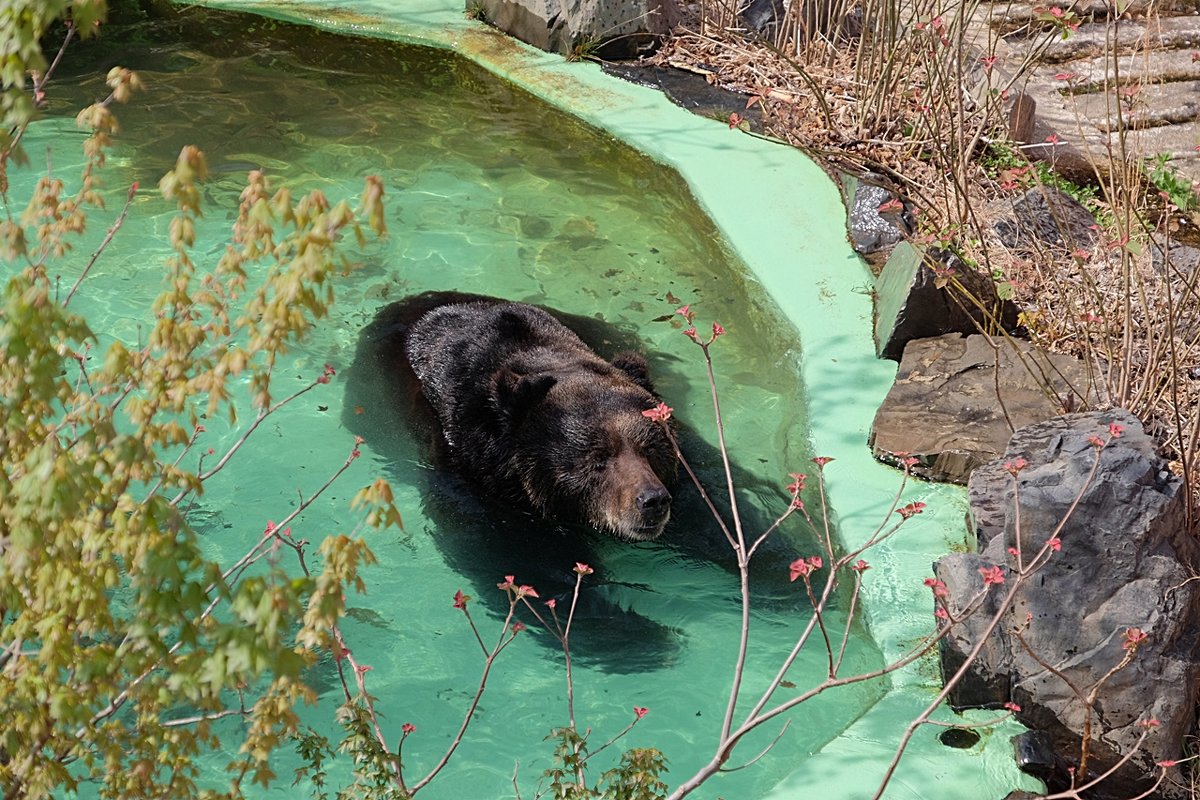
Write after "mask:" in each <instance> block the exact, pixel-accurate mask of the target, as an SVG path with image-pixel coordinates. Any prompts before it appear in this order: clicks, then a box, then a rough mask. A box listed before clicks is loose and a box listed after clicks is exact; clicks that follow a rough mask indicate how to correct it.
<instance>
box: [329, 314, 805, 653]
mask: <svg viewBox="0 0 1200 800" xmlns="http://www.w3.org/2000/svg"><path fill="white" fill-rule="evenodd" d="M472 302H482V303H485V304H492V305H495V304H499V303H503V302H505V301H502V300H497V299H495V298H490V297H485V296H481V295H472V294H465V293H459V292H427V293H424V294H420V295H414V296H410V297H406V298H403V299H401V300H399V301H396V302H393V303H390V304H388V305H386V306H384V307H382V308H380V309H379V310H378V311H377V312H375V313H374V315H373V316H372V318H371V319H370V321H369V324H368V325H366V327H365V328H364V329H363V331H362V334H361V335H360V336H359V339H358V342H357V347H356V351H355V354H354V358H353V361H352V363H351V364H350V365H349V366H348V367H347V368H346V369H345V370H344V371H342V372H340V373H339V375H340V377H341V378H342V379H343V381H344V386H345V392H346V394H345V398H344V403H343V409H342V422H343V424H344V425H345V426H346V428H347V429H348V430H349V431H351V432H352V433H355V434H358V435H360V436H362V437H363V438H364V439H366V441H367V444H368V446H369V447H370V448H371V450H372V451H373V452H375V453H377V454H379V455H380V456H381V457H382V458H383V459H384V462H385V463H386V464H387V467H386V469H387V471H388V475H389V478H390V479H391V480H393V481H395V482H396V485H398V486H404V485H409V486H414V487H416V494H417V496H419V497H420V504H421V516H422V517H423V518H424V519H425V520H427V522H426V523H425V526H426V527H425V532H426V533H427V534H429V535H430V536H431V537H432V539H433V541H434V542H436V544H437V547H438V549H439V551H440V553H441V554H442V556H443V558H444V559H445V561H446V563H447V564H448V565H449V567H450V568H451V569H452V570H453V571H454V572H456V573H458V574H459V575H462V576H463V577H464V578H465V579H466V580H467V581H468V582H469V584H470V586H469V587H468V588H469V590H470V591H471V593H472V594H473V595H474V596H475V597H477V598H478V599H479V600H480V601H481V602H484V603H487V604H490V607H491V610H492V612H493V613H495V614H498V615H500V616H501V617H502V616H503V615H504V613H506V611H507V608H508V606H507V598H506V597H505V596H504V594H503V593H501V592H498V591H497V590H496V584H497V582H498V581H499V580H501V579H502V578H503V576H504V575H509V574H511V575H515V576H517V579H518V580H519V581H520V582H522V583H528V584H531V585H533V586H535V587H536V588H537V589H538V591H539V592H540V593H541V595H542V597H543V598H549V597H554V598H556V599H557V600H558V602H559V604H560V607H565V604H566V603H569V602H570V601H571V597H572V591H573V588H574V585H575V578H576V575H575V573H574V567H575V564H576V563H578V562H581V561H582V562H586V563H588V564H590V565H591V566H592V567H593V568H594V569H595V570H596V573H595V574H594V575H590V576H588V578H587V580H586V581H585V583H584V586H583V591H582V592H581V594H580V595H579V607H578V608H577V610H576V614H575V618H574V623H573V628H572V630H573V631H577V632H578V633H577V634H576V635H573V644H572V648H571V652H572V655H573V656H577V657H579V658H580V659H581V660H583V661H585V662H588V663H591V664H593V665H596V666H599V667H601V668H603V669H605V670H608V671H613V672H629V673H639V672H645V671H648V670H653V669H659V668H661V667H663V666H664V665H668V664H670V663H673V661H674V659H675V658H676V656H677V653H678V651H679V649H680V647H681V646H682V645H683V640H682V639H681V638H680V634H679V632H678V631H676V630H675V629H673V628H672V627H670V625H669V623H667V624H664V622H663V621H660V620H656V619H654V618H651V617H646V616H644V615H642V614H641V613H640V612H639V611H638V610H637V608H638V607H639V606H640V605H641V604H642V601H643V600H644V599H647V598H649V597H651V596H652V595H653V594H655V593H656V589H655V588H654V585H653V584H652V583H651V582H648V579H647V578H646V575H647V570H649V574H654V573H655V572H656V571H657V570H659V569H663V570H670V571H671V572H672V573H673V574H674V575H677V576H681V577H683V578H685V579H689V578H690V577H694V578H695V579H696V580H698V581H699V584H698V585H696V586H694V587H693V588H692V589H690V590H689V593H690V596H692V597H696V596H698V595H703V594H705V593H708V592H712V593H717V594H720V595H722V596H724V594H723V593H724V592H725V591H727V590H728V591H736V583H735V582H733V581H732V579H730V583H729V584H728V585H726V584H725V583H724V582H722V581H719V580H718V581H712V580H709V579H707V578H704V577H703V576H705V575H707V574H708V572H707V567H708V566H709V565H716V566H719V567H721V568H723V569H724V570H725V572H726V574H727V575H729V574H732V573H736V570H737V561H736V558H735V557H734V555H733V553H732V551H731V549H730V547H729V545H728V543H727V542H726V540H725V537H724V534H723V533H722V532H721V530H720V528H719V527H718V526H717V525H716V523H715V522H714V520H713V518H712V515H711V514H710V513H709V510H708V508H707V505H706V504H705V502H704V501H703V500H702V498H701V496H700V495H699V493H698V492H697V491H696V490H695V489H694V488H693V487H691V485H690V483H683V484H681V485H680V486H678V487H675V486H674V485H673V484H672V483H671V482H669V481H664V486H666V487H668V488H669V489H670V491H671V493H672V495H673V497H672V502H671V518H670V524H669V525H668V526H667V528H666V530H665V532H664V534H663V535H662V536H661V537H659V538H658V539H656V540H654V541H652V542H645V543H640V544H635V545H632V546H631V545H630V544H629V543H628V542H627V541H625V540H618V539H617V538H616V537H614V536H611V535H604V534H596V533H594V532H593V530H592V528H593V527H594V526H591V525H586V524H585V525H575V524H568V523H567V521H566V520H563V519H561V518H549V517H545V516H543V515H542V514H541V513H540V512H537V511H535V510H534V509H533V507H532V505H531V504H529V503H525V502H521V501H520V497H519V496H518V498H517V500H516V501H513V500H503V499H502V498H499V497H497V496H495V495H492V494H489V493H487V492H485V491H483V486H491V485H493V484H492V483H489V481H491V480H492V478H491V477H490V476H484V477H479V478H475V477H471V476H470V474H463V473H462V472H461V471H460V470H459V468H458V467H456V466H454V465H453V463H452V461H451V457H452V456H453V455H454V451H453V450H451V448H449V447H448V445H447V443H446V439H445V436H444V435H443V432H442V423H441V422H440V420H439V416H438V415H437V414H436V413H435V411H434V409H433V407H432V404H431V402H430V401H429V399H428V398H427V397H426V395H425V392H424V387H423V385H422V382H421V381H420V380H419V379H418V377H417V375H416V374H415V372H414V371H413V368H412V365H411V364H410V363H409V360H408V358H407V356H406V354H405V343H406V341H407V339H408V335H409V330H410V329H411V328H412V326H413V325H414V324H415V323H416V322H417V321H418V320H420V319H421V318H422V317H423V316H425V315H426V314H427V313H429V312H431V311H434V310H436V309H437V308H440V307H443V306H450V305H461V304H467V303H472ZM541 310H542V311H544V312H545V313H547V314H549V315H550V316H551V317H552V318H553V319H554V320H556V321H557V322H558V323H559V324H562V325H563V326H565V327H567V328H569V329H570V330H571V331H572V332H574V334H575V335H576V336H577V337H578V338H579V339H581V340H582V341H583V342H584V343H586V346H587V347H588V348H589V350H591V351H592V353H594V354H595V353H598V354H600V355H602V356H603V355H607V356H610V357H611V358H610V360H609V362H608V364H609V366H610V367H613V368H619V367H616V365H617V364H625V365H631V364H633V363H636V360H635V359H633V358H629V357H622V356H621V355H620V354H621V353H622V352H623V351H626V352H628V351H636V350H637V349H638V348H639V347H640V346H641V343H640V341H639V340H638V338H637V335H636V333H635V332H633V331H630V330H627V329H625V328H623V327H621V326H617V325H613V324H612V323H610V322H608V321H605V320H602V319H597V318H595V317H590V316H581V315H574V314H566V313H563V312H560V311H556V310H554V309H541ZM589 362H590V359H589ZM693 368H694V365H692V364H690V363H684V362H679V361H678V359H673V358H672V357H670V356H667V355H664V354H661V353H659V354H655V355H654V361H653V371H654V374H655V375H657V376H658V379H659V380H660V381H662V382H663V384H664V385H671V386H684V385H686V378H685V375H686V374H687V372H688V371H689V370H691V369H693ZM494 369H495V368H494V367H493V371H494ZM603 371H605V372H607V369H604V370H603ZM622 371H626V370H624V369H622ZM626 374H627V375H629V372H628V371H626ZM630 377H631V379H632V380H634V382H635V383H639V382H640V385H641V386H642V388H643V389H645V390H646V391H647V392H648V393H649V394H650V396H651V397H652V398H653V399H655V400H657V394H656V393H654V392H653V390H652V387H651V385H650V384H649V381H648V380H645V379H644V377H643V376H641V375H638V376H637V377H633V376H630ZM548 394H549V393H548ZM639 413H640V412H639ZM675 434H676V436H677V437H679V438H680V440H681V447H682V448H683V452H684V453H685V454H686V455H687V458H688V461H689V463H690V465H691V467H692V469H693V470H694V471H695V472H696V474H697V475H698V476H699V477H700V479H701V481H702V482H703V483H704V484H705V485H706V486H707V487H708V492H709V494H710V496H711V497H712V498H713V500H714V501H715V502H716V503H717V505H718V506H720V507H727V505H728V500H727V498H726V496H725V492H724V491H723V487H724V485H725V467H724V464H723V462H722V460H721V457H720V454H719V452H717V450H716V449H715V448H713V447H712V446H711V445H709V444H707V443H706V442H705V441H704V440H703V438H701V437H700V436H698V435H697V434H696V433H695V432H693V431H691V430H689V429H688V428H687V426H684V425H680V426H679V427H677V428H676V429H675ZM538 444H539V446H541V447H546V448H550V447H551V446H552V445H553V444H554V443H551V442H549V441H543V442H539V443H538ZM414 445H416V447H415V448H414ZM732 469H733V474H734V478H735V484H736V485H737V486H738V487H739V490H738V495H739V499H738V505H739V508H740V509H741V512H742V517H743V520H744V522H745V525H746V529H747V530H750V531H758V532H761V531H762V530H764V529H765V528H766V526H768V525H769V524H770V523H771V521H772V520H773V518H774V516H773V514H772V513H771V510H772V509H777V508H780V507H781V504H782V503H786V496H785V495H783V494H782V492H781V489H780V486H779V485H778V484H777V483H773V482H768V481H764V480H763V479H761V478H760V477H759V476H758V475H757V474H754V473H751V472H749V471H747V470H745V469H742V468H741V467H739V466H738V465H737V464H736V463H735V464H733V465H732ZM667 477H668V478H669V477H670V476H667ZM660 480H662V478H660ZM518 494H519V493H518ZM792 533H794V532H785V531H780V532H777V534H775V535H774V536H772V538H771V539H768V540H767V541H766V542H765V543H764V545H763V546H762V547H760V548H759V550H758V552H757V554H756V555H755V564H754V572H755V580H754V591H755V603H756V605H757V606H758V607H759V608H774V609H777V610H781V611H787V612H788V613H791V612H792V611H794V610H795V608H796V606H797V604H799V605H800V606H803V605H804V602H805V601H804V596H803V593H802V592H797V591H796V587H795V585H794V584H791V583H789V582H788V579H787V576H788V568H787V565H788V563H789V562H790V561H791V560H792V559H794V558H795V557H796V556H795V554H796V553H804V552H816V550H814V547H815V546H816V545H815V543H810V542H808V541H791V538H790V537H791V535H792ZM639 565H640V567H641V568H640V569H639ZM634 576H638V577H634ZM631 579H632V582H631ZM531 630H532V631H535V633H536V631H537V630H538V629H537V628H536V627H533V628H531ZM541 641H542V643H543V644H544V645H546V646H547V647H549V648H551V649H554V650H557V649H558V648H559V647H560V645H559V643H558V641H557V640H556V639H554V638H553V637H550V636H546V637H544V638H543V639H542V640H541Z"/></svg>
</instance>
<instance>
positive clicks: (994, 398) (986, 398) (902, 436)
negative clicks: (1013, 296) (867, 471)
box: [869, 333, 1095, 483]
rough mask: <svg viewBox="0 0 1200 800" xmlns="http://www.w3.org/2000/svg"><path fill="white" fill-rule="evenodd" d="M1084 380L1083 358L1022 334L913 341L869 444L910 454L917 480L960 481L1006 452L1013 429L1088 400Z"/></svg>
mask: <svg viewBox="0 0 1200 800" xmlns="http://www.w3.org/2000/svg"><path fill="white" fill-rule="evenodd" d="M993 342H994V346H993ZM997 370H998V372H997ZM1090 386H1091V382H1090V380H1089V375H1088V373H1087V370H1086V369H1085V368H1084V366H1083V365H1082V364H1081V363H1079V362H1078V361H1076V360H1075V359H1073V358H1071V357H1070V356H1063V355H1056V354H1046V353H1041V352H1037V351H1035V350H1033V348H1032V346H1031V345H1030V344H1029V343H1028V342H1025V341H1022V340H1020V339H1007V340H1005V339H1000V338H997V339H995V340H992V341H989V339H988V337H985V336H982V335H980V334H976V335H974V336H965V337H964V336H961V335H959V334H954V333H952V334H947V335H945V336H940V337H936V338H932V339H917V340H915V341H912V342H909V343H908V346H907V347H906V348H905V349H904V358H903V360H901V362H900V370H899V372H898V373H897V375H896V382H895V383H894V384H893V385H892V388H891V389H890V390H889V391H888V394H887V397H886V398H884V401H883V404H882V405H881V406H880V407H879V410H878V411H877V412H876V413H875V421H874V423H873V424H872V426H871V435H870V439H869V444H870V446H871V447H872V448H873V450H874V452H875V455H876V456H878V457H880V458H885V459H886V458H887V457H888V456H889V455H890V454H892V453H908V454H910V455H913V456H916V457H917V458H918V459H919V463H918V464H917V465H915V466H914V467H913V472H914V473H915V474H917V475H920V476H921V477H923V478H928V479H929V480H937V481H950V482H952V483H966V482H967V477H968V476H969V475H970V474H971V471H972V470H973V469H975V468H976V467H978V466H980V465H982V464H986V463H987V462H988V461H991V460H992V459H994V458H996V457H997V456H999V455H1000V454H1001V453H1002V452H1004V446H1005V444H1007V443H1008V439H1009V437H1010V436H1011V435H1012V432H1013V430H1014V429H1016V428H1020V427H1022V426H1024V425H1029V424H1031V423H1034V422H1038V421H1041V420H1045V419H1049V418H1051V417H1054V416H1057V415H1058V414H1061V413H1062V411H1063V409H1064V408H1072V409H1081V408H1086V407H1089V406H1091V405H1092V404H1093V403H1094V398H1095V394H1094V392H1093V391H1092V390H1090V388H1089V387H1090Z"/></svg>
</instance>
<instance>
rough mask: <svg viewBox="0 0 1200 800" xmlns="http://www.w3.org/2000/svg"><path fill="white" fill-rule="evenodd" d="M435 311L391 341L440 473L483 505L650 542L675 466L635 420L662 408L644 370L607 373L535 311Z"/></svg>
mask: <svg viewBox="0 0 1200 800" xmlns="http://www.w3.org/2000/svg"><path fill="white" fill-rule="evenodd" d="M421 297H422V298H424V297H425V296H421ZM445 299H446V300H448V301H451V302H446V303H445V304H434V305H433V307H429V308H422V309H420V313H419V315H417V316H416V317H415V319H413V321H412V322H411V323H409V324H408V325H407V326H406V328H405V329H404V330H403V331H394V333H397V334H398V335H400V336H401V337H402V341H403V353H404V356H405V359H406V360H407V362H408V366H409V367H410V368H411V369H412V371H413V374H414V376H415V377H416V380H417V382H418V383H419V385H420V390H421V393H422V395H423V396H424V398H425V400H426V401H428V403H429V406H430V408H431V409H432V411H433V414H434V416H435V417H436V422H437V427H438V429H439V430H440V434H441V441H440V442H438V445H439V446H440V447H441V448H442V450H441V455H442V456H443V458H444V461H445V463H446V464H447V465H448V466H449V467H450V468H451V469H452V470H453V471H454V472H455V473H457V474H458V475H459V476H460V477H461V478H463V480H465V481H466V482H467V483H468V484H469V485H470V486H471V487H472V488H473V489H474V490H475V491H476V492H478V493H479V494H481V495H482V496H484V497H486V498H489V499H492V500H498V501H500V502H502V503H506V504H508V505H511V506H513V507H516V508H528V509H532V510H533V511H535V512H537V513H538V514H540V515H542V516H544V517H547V518H549V519H553V520H557V521H564V522H573V523H579V524H583V525H587V526H589V527H592V528H595V529H598V530H601V531H604V532H606V533H610V534H612V535H614V536H616V537H618V538H621V539H627V540H646V539H655V538H657V537H658V536H659V535H660V534H661V533H662V531H663V527H664V526H665V525H666V523H667V520H668V519H669V517H670V510H671V490H672V489H673V488H674V485H675V483H676V480H677V466H676V459H675V455H674V450H673V449H672V447H671V444H670V441H669V439H668V438H667V436H666V434H665V433H664V431H663V429H662V427H661V426H660V425H659V424H657V423H655V422H653V421H651V420H650V419H648V418H646V417H645V416H644V415H643V413H642V412H643V411H646V410H647V409H650V408H653V407H654V406H655V405H657V404H658V403H659V402H661V399H660V398H659V397H658V395H657V394H656V393H655V391H654V386H653V384H652V382H651V380H650V375H649V368H648V367H647V365H646V361H645V359H644V358H642V356H640V355H638V354H637V353H633V352H622V353H618V354H617V355H615V356H614V357H613V358H612V360H611V361H606V360H604V359H603V358H601V357H600V356H598V355H597V354H596V353H595V352H594V351H592V350H591V348H589V347H588V346H587V345H586V344H584V342H583V341H582V340H581V339H580V338H579V337H578V336H577V335H576V334H575V333H574V332H573V331H571V330H570V329H569V328H567V327H566V326H565V325H563V324H562V323H561V322H559V321H558V320H557V319H555V318H554V317H553V316H551V315H550V314H549V313H548V312H546V311H544V310H543V309H541V308H538V307H536V306H531V305H526V304H523V303H511V302H505V301H501V300H497V299H494V298H478V299H471V300H467V301H465V302H456V301H455V300H457V298H455V297H454V296H449V297H446V298H445ZM430 303H436V300H433V299H430V300H429V302H425V303H421V302H418V303H417V304H416V305H418V306H422V305H426V306H427V305H430Z"/></svg>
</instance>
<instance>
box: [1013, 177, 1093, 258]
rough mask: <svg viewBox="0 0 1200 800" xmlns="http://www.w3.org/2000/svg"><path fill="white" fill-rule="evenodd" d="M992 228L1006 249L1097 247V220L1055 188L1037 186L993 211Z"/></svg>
mask: <svg viewBox="0 0 1200 800" xmlns="http://www.w3.org/2000/svg"><path fill="white" fill-rule="evenodd" d="M989 215H991V218H992V219H994V222H993V223H992V227H993V228H994V229H995V231H996V234H997V235H998V236H999V237H1000V241H1001V242H1003V243H1004V246H1005V247H1008V248H1009V249H1011V250H1018V251H1036V250H1038V249H1040V248H1043V247H1056V248H1060V249H1063V250H1075V249H1076V248H1080V247H1083V248H1089V247H1091V246H1092V245H1094V244H1095V243H1096V240H1097V239H1098V238H1099V233H1098V232H1097V231H1096V218H1095V217H1093V216H1092V212H1090V211H1088V210H1087V209H1086V208H1084V207H1083V205H1082V204H1081V203H1080V202H1079V201H1078V200H1076V199H1075V198H1073V197H1071V196H1070V195H1068V194H1066V193H1065V192H1062V191H1061V190H1059V189H1055V188H1054V187H1053V186H1034V187H1032V188H1031V189H1029V190H1028V191H1027V192H1025V194H1023V195H1021V196H1020V197H1019V198H1017V199H1016V200H1013V201H1011V202H1005V201H1001V202H997V203H995V204H992V206H990V207H989Z"/></svg>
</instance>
